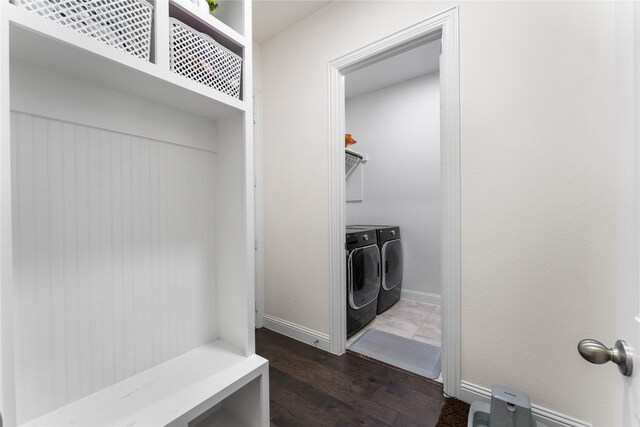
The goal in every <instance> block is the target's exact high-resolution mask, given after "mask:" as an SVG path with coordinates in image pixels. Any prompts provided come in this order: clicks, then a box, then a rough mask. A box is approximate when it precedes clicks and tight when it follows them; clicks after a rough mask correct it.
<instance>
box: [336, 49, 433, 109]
mask: <svg viewBox="0 0 640 427" xmlns="http://www.w3.org/2000/svg"><path fill="white" fill-rule="evenodd" d="M440 51H441V48H440V40H439V39H438V40H435V41H433V42H431V43H427V44H425V45H422V46H418V47H416V48H413V49H411V50H408V51H406V52H402V53H399V54H398V55H394V56H392V57H389V58H387V59H384V60H382V61H380V62H376V63H375V64H372V65H367V66H366V67H365V68H362V69H360V70H356V71H353V72H351V73H349V74H347V75H346V76H345V95H346V97H347V98H351V97H354V96H357V95H362V94H363V93H368V92H372V91H374V90H378V89H382V88H384V87H387V86H391V85H394V84H396V83H400V82H403V81H406V80H410V79H413V78H416V77H418V76H423V75H425V74H429V73H433V72H435V71H437V70H439V69H440Z"/></svg>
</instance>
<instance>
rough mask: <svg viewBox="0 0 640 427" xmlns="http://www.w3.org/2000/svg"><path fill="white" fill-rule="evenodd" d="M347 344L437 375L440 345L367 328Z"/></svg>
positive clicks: (412, 369)
mask: <svg viewBox="0 0 640 427" xmlns="http://www.w3.org/2000/svg"><path fill="white" fill-rule="evenodd" d="M348 348H349V350H351V351H355V352H356V353H360V354H363V355H365V356H367V357H370V358H372V359H376V360H379V361H381V362H384V363H388V364H389V365H393V366H397V367H398V368H401V369H404V370H407V371H409V372H413V373H415V374H418V375H422V376H423V377H427V378H438V376H439V375H440V353H441V349H440V347H435V346H433V345H429V344H425V343H422V342H418V341H414V340H410V339H409V338H404V337H400V336H398V335H393V334H390V333H388V332H384V331H380V330H378V329H373V328H371V329H367V330H366V331H365V332H364V333H363V334H362V335H361V336H360V337H359V338H358V339H357V340H355V341H354V342H352V343H351V345H349V347H348Z"/></svg>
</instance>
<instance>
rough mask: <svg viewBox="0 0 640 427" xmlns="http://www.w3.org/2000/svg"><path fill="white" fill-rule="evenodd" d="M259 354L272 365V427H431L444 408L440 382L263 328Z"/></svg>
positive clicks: (259, 342) (258, 343)
mask: <svg viewBox="0 0 640 427" xmlns="http://www.w3.org/2000/svg"><path fill="white" fill-rule="evenodd" d="M256 353H258V354H259V355H260V356H262V357H264V358H266V359H268V360H269V382H270V398H271V426H272V427H273V426H276V427H290V426H291V427H320V426H387V427H388V426H392V427H400V426H402V427H409V426H411V427H414V426H425V427H431V426H435V425H436V422H437V421H438V415H439V414H440V409H441V408H442V405H443V404H444V400H445V398H444V396H443V395H442V384H440V383H438V382H435V381H432V380H429V379H426V378H421V377H418V376H415V375H412V374H409V373H405V372H401V371H398V370H395V369H393V368H391V367H388V366H384V365H380V364H377V363H375V362H372V361H369V360H365V359H363V358H361V357H359V356H355V355H353V354H349V353H347V354H344V355H342V356H335V355H333V354H330V353H327V352H325V351H322V350H319V349H317V348H314V347H312V346H309V345H307V344H303V343H301V342H298V341H295V340H292V339H290V338H287V337H285V336H283V335H280V334H278V333H276V332H273V331H270V330H268V329H265V328H262V329H258V330H256Z"/></svg>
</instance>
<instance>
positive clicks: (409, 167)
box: [345, 72, 441, 302]
mask: <svg viewBox="0 0 640 427" xmlns="http://www.w3.org/2000/svg"><path fill="white" fill-rule="evenodd" d="M348 84H349V80H348V78H347V85H348ZM345 117H346V129H347V132H349V133H351V134H352V135H353V136H354V138H355V139H357V141H358V143H357V144H356V145H355V146H353V147H352V148H353V149H354V150H356V151H358V152H360V153H363V154H366V155H367V156H368V159H369V160H368V161H367V163H366V164H365V165H363V166H362V171H363V182H362V184H363V200H362V202H348V203H347V206H346V223H347V224H391V225H399V226H400V231H401V235H402V249H403V255H404V271H403V278H402V288H403V289H402V290H403V292H404V295H403V297H404V298H413V299H420V300H422V301H428V302H438V301H439V297H440V294H441V288H440V83H439V75H438V73H437V72H436V73H431V74H429V75H426V76H421V77H418V78H415V79H411V80H408V81H405V82H401V83H398V84H395V85H392V86H389V87H386V88H382V89H379V90H375V91H373V92H369V93H366V94H363V95H358V96H354V97H353V98H349V99H347V100H346V114H345ZM353 178H356V177H353Z"/></svg>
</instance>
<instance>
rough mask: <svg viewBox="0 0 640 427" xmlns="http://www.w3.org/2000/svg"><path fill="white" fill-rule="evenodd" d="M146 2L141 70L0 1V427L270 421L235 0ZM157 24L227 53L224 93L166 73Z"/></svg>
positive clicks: (246, 16) (246, 75) (246, 6)
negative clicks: (204, 6) (212, 7)
mask: <svg viewBox="0 0 640 427" xmlns="http://www.w3.org/2000/svg"><path fill="white" fill-rule="evenodd" d="M152 3H153V4H154V12H153V31H152V52H151V58H152V60H151V61H145V60H143V59H140V58H137V57H134V56H132V55H130V54H129V53H127V52H124V51H121V50H118V49H117V48H115V47H112V46H109V45H106V44H104V43H102V42H100V41H98V40H95V39H93V38H91V37H88V36H86V35H83V34H80V33H77V32H76V31H74V30H73V29H70V28H67V27H64V26H61V25H59V24H57V23H54V22H51V21H49V20H47V19H44V18H42V17H40V16H37V15H34V14H33V13H30V12H28V11H26V10H24V9H22V8H20V7H18V6H16V5H13V4H10V3H9V2H7V1H3V2H0V178H1V183H0V236H1V246H0V327H1V329H0V331H1V338H2V339H1V348H0V357H1V360H0V364H1V368H2V369H1V371H0V382H1V387H2V394H1V402H0V405H1V407H0V410H1V412H2V418H3V425H4V426H16V425H24V426H51V425H56V426H64V425H68V426H71V425H76V426H77V425H82V426H112V425H131V426H135V425H140V426H142V425H144V426H149V425H159V426H168V425H171V426H187V425H189V426H217V425H220V426H236V425H237V426H247V427H255V426H266V425H268V419H269V413H268V365H267V361H266V360H264V359H262V358H261V357H259V356H257V355H255V349H254V310H253V305H254V296H253V292H254V284H253V277H254V274H253V270H254V258H253V241H254V237H253V223H254V221H253V185H252V182H253V141H252V134H253V131H252V114H253V105H252V100H251V96H250V88H251V87H252V72H251V66H252V64H251V25H250V23H251V2H250V1H247V0H245V1H235V0H227V1H224V2H221V6H220V8H221V9H222V12H221V13H220V16H221V17H222V20H221V19H217V18H215V17H213V16H211V15H208V14H203V12H202V11H201V10H200V9H199V8H197V7H196V6H195V5H194V4H192V3H191V2H189V1H188V0H155V2H152ZM170 17H172V18H177V19H180V20H182V21H183V22H184V23H185V24H187V25H189V26H191V27H193V28H194V29H196V30H198V31H201V32H206V33H207V34H208V35H209V36H211V37H213V38H214V39H216V41H218V42H219V43H221V44H222V45H223V46H225V47H226V48H228V49H229V50H231V51H233V52H235V53H236V54H239V55H240V56H241V57H242V58H243V71H242V92H241V96H240V99H237V98H233V97H231V96H229V95H226V94H224V93H221V92H218V91H216V90H213V89H210V88H207V87H205V86H203V85H201V84H199V83H197V82H194V81H191V80H189V79H187V78H185V77H183V76H180V75H177V74H175V73H173V72H172V71H171V70H170V67H169V18H170ZM223 21H224V22H223Z"/></svg>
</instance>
